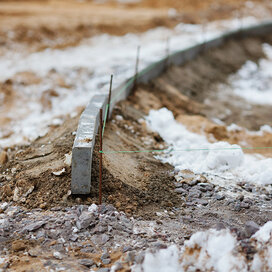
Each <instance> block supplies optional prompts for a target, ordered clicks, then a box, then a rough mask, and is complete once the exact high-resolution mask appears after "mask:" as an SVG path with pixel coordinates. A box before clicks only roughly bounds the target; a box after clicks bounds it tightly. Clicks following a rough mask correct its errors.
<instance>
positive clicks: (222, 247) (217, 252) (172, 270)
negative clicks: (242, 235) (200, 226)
mask: <svg viewBox="0 0 272 272" xmlns="http://www.w3.org/2000/svg"><path fill="white" fill-rule="evenodd" d="M250 243H251V244H252V245H253V246H254V248H255V250H256V253H255V254H254V256H253V260H252V261H251V262H249V261H247V260H246V257H245V254H244V253H243V252H241V250H240V251H239V247H240V242H239V241H238V240H237V238H236V237H235V236H234V235H233V234H232V233H231V232H230V231H229V230H227V229H223V230H219V231H218V230H215V229H210V230H207V231H203V232H197V233H195V234H194V235H192V236H191V238H190V240H188V241H186V242H185V243H184V246H183V247H182V248H181V249H179V248H178V247H176V246H175V245H173V246H171V247H169V248H167V249H161V250H159V251H157V252H149V253H147V254H146V255H145V259H144V262H143V264H142V265H138V266H135V267H134V268H133V271H134V272H164V271H167V272H183V271H217V272H229V271H232V272H234V271H237V272H238V271H239V272H243V271H244V272H246V271H252V272H253V271H254V272H263V271H271V270H272V221H271V222H268V223H266V224H265V225H264V226H263V227H261V228H260V229H259V230H258V231H257V232H256V233H255V234H254V235H253V236H252V237H251V238H250Z"/></svg>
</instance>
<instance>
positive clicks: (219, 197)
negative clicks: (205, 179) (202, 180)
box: [215, 194, 225, 201]
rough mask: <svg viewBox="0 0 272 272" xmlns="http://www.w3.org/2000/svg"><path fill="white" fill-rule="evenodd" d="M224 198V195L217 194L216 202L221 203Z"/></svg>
mask: <svg viewBox="0 0 272 272" xmlns="http://www.w3.org/2000/svg"><path fill="white" fill-rule="evenodd" d="M224 198H225V196H224V195H219V194H216V195H215V199H216V200H219V201H220V200H223V199H224Z"/></svg>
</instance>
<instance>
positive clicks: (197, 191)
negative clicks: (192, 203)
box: [188, 189, 202, 198]
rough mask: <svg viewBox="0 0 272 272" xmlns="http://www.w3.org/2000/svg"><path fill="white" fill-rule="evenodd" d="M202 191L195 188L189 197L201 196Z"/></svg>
mask: <svg viewBox="0 0 272 272" xmlns="http://www.w3.org/2000/svg"><path fill="white" fill-rule="evenodd" d="M201 195H202V193H201V192H200V191H199V190H196V189H193V190H190V192H189V195H188V196H189V197H194V198H200V197H201Z"/></svg>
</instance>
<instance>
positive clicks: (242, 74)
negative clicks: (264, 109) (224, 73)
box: [229, 44, 272, 105]
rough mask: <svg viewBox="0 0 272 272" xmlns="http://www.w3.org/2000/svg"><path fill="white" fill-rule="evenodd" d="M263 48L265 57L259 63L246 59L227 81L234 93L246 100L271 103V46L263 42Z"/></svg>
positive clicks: (263, 103)
mask: <svg viewBox="0 0 272 272" xmlns="http://www.w3.org/2000/svg"><path fill="white" fill-rule="evenodd" d="M263 50H264V52H265V54H266V58H264V59H261V60H260V61H259V63H255V62H253V61H247V62H246V63H245V64H244V65H243V66H242V67H241V69H240V70H239V71H238V72H237V73H236V74H234V75H232V76H231V77H230V79H229V82H230V84H231V88H233V91H234V93H235V94H236V95H238V96H240V97H242V98H244V99H246V100H247V101H249V102H251V103H254V104H260V105H272V87H271V86H272V46H271V45H269V44H264V45H263Z"/></svg>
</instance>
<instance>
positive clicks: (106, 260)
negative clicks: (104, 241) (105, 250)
mask: <svg viewBox="0 0 272 272" xmlns="http://www.w3.org/2000/svg"><path fill="white" fill-rule="evenodd" d="M110 262H111V259H103V260H102V263H103V264H106V265H107V264H110Z"/></svg>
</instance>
